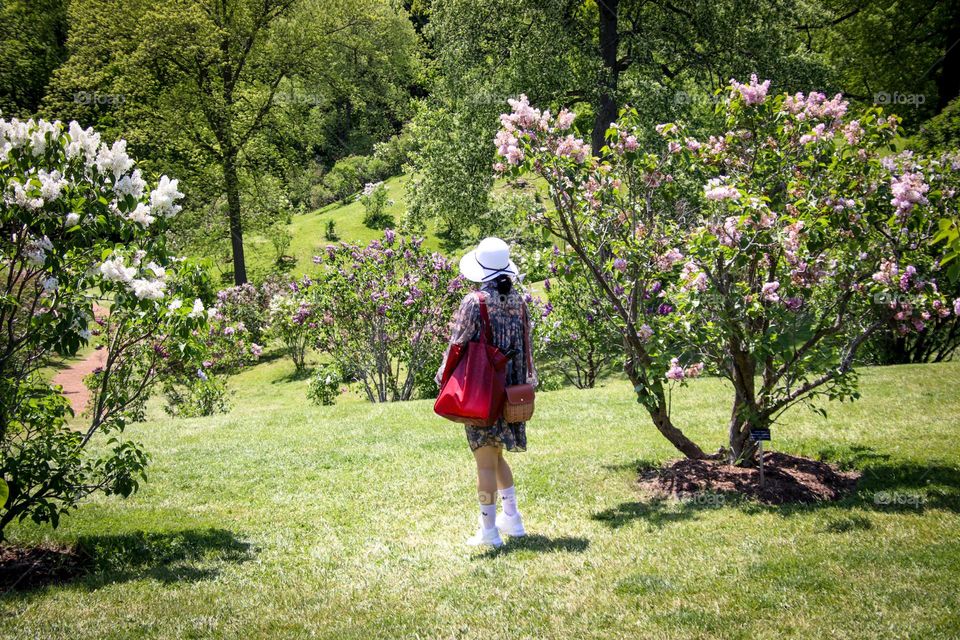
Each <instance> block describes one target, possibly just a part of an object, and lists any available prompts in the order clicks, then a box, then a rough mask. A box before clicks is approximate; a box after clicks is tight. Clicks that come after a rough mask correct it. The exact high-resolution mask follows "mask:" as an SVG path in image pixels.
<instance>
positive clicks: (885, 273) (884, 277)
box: [873, 260, 900, 284]
mask: <svg viewBox="0 0 960 640" xmlns="http://www.w3.org/2000/svg"><path fill="white" fill-rule="evenodd" d="M899 275H900V269H899V267H897V264H896V263H895V262H892V261H890V260H882V261H881V262H880V269H879V270H878V271H877V272H876V273H874V274H873V281H874V282H878V283H880V284H893V282H894V280H896V279H897V278H898V277H899Z"/></svg>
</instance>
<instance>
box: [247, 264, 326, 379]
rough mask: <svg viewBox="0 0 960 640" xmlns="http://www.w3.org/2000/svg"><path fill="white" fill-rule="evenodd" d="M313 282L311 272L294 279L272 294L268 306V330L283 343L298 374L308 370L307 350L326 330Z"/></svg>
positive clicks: (271, 335)
mask: <svg viewBox="0 0 960 640" xmlns="http://www.w3.org/2000/svg"><path fill="white" fill-rule="evenodd" d="M312 285H313V281H312V280H310V278H309V277H308V276H304V277H303V279H302V280H300V281H293V282H291V283H290V284H289V286H288V288H287V290H286V291H284V292H281V293H276V294H274V295H273V296H272V297H271V299H270V305H269V307H268V309H267V318H268V321H269V327H270V328H269V332H268V334H269V336H270V337H272V338H274V339H276V340H278V341H280V342H281V343H282V344H283V346H284V349H285V351H286V353H287V355H289V356H290V359H291V360H293V365H294V367H295V368H296V372H297V374H298V375H301V374H303V373H304V372H306V370H307V362H306V360H307V354H308V353H309V351H310V349H311V348H312V347H313V346H314V344H316V343H317V341H318V340H319V339H320V335H321V333H322V331H323V325H322V323H321V320H320V314H319V313H318V310H319V307H318V305H317V302H316V300H314V293H313V289H312V288H311V287H312ZM258 355H259V354H258Z"/></svg>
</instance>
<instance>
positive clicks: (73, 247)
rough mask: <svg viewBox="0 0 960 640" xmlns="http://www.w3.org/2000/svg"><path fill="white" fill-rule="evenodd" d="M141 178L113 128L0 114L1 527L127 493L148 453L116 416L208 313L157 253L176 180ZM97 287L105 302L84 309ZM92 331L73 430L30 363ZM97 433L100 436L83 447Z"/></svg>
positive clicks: (184, 350)
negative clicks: (100, 353)
mask: <svg viewBox="0 0 960 640" xmlns="http://www.w3.org/2000/svg"><path fill="white" fill-rule="evenodd" d="M150 186H151V185H148V184H147V181H146V180H145V179H144V178H143V176H142V174H141V172H140V170H139V169H137V168H136V166H135V163H134V161H133V160H132V159H131V158H130V157H129V156H128V155H127V154H126V144H125V142H124V141H122V140H120V141H117V142H115V143H114V144H113V145H112V146H107V145H106V144H103V143H101V141H100V136H99V135H98V134H97V133H95V132H94V131H93V130H92V129H86V130H84V129H82V128H81V127H80V126H79V125H77V123H75V122H73V123H70V125H69V128H68V129H67V130H65V129H64V126H63V125H62V124H61V123H59V122H53V123H51V122H45V121H42V120H40V121H33V120H30V121H27V122H20V121H18V120H11V121H9V122H8V121H6V120H2V119H0V193H2V204H0V230H2V233H0V271H2V272H3V273H4V274H5V276H4V278H3V280H2V281H3V284H0V287H2V291H0V300H2V304H0V323H2V325H3V326H4V327H6V329H5V331H4V336H3V338H2V339H0V398H2V401H0V478H3V480H4V484H5V485H6V486H7V487H8V491H9V496H8V499H7V500H6V503H5V505H3V506H2V507H0V537H2V532H3V529H4V527H5V526H6V525H7V524H8V523H10V522H11V521H13V520H14V519H23V518H26V517H30V518H32V519H33V520H34V521H36V522H50V523H51V524H53V525H54V526H56V525H57V524H58V522H59V519H60V516H61V515H62V514H63V513H65V512H67V511H68V510H69V509H71V508H72V507H74V506H76V504H77V503H78V502H79V501H80V500H82V499H83V498H84V497H85V496H87V495H89V494H91V493H94V492H97V491H103V492H106V493H108V494H119V495H123V496H127V495H129V494H131V493H132V492H133V491H135V490H136V489H137V487H138V485H139V481H140V479H142V478H143V473H144V467H145V465H146V461H147V455H146V453H145V452H144V451H143V450H142V449H141V448H140V446H139V445H138V444H137V443H135V442H133V441H131V440H128V439H125V438H124V437H123V435H122V432H123V430H124V427H125V425H126V424H127V423H128V422H129V421H130V420H131V419H134V418H136V417H137V414H138V412H139V407H142V404H143V401H144V400H145V399H146V397H147V396H148V395H149V393H150V391H151V389H152V387H153V383H154V382H155V381H156V380H157V379H158V377H160V376H162V369H163V368H162V367H161V366H160V363H161V361H162V359H163V355H162V354H164V353H167V352H170V351H174V350H176V351H177V352H178V353H181V354H182V355H183V357H184V358H189V357H191V355H194V354H196V353H198V349H197V345H196V344H195V342H194V341H193V338H192V332H194V331H195V330H200V329H202V328H203V327H204V325H205V323H206V316H205V315H202V314H194V313H192V312H191V309H190V308H189V307H184V304H183V297H182V296H183V295H184V292H190V291H194V290H196V289H199V288H203V281H204V279H205V278H206V276H205V275H204V274H203V272H202V270H200V269H198V268H196V267H195V266H193V265H191V264H189V263H185V262H181V261H178V260H175V259H174V258H173V257H171V256H170V255H169V254H168V253H167V251H166V247H165V242H164V238H165V230H166V225H167V222H168V219H169V218H170V217H172V216H174V215H175V214H176V213H177V212H178V211H179V209H180V207H179V205H178V204H177V200H179V199H180V198H181V197H182V194H180V192H179V191H178V190H177V181H176V180H171V179H169V178H168V177H166V176H163V177H161V178H160V180H159V182H158V183H156V184H154V185H152V186H153V188H152V189H150ZM98 298H99V299H100V300H101V301H102V302H103V304H104V305H106V304H109V313H106V314H103V313H101V314H100V317H98V318H96V319H95V318H94V306H93V305H94V302H95V301H97V299H98ZM94 333H96V334H98V338H99V339H100V341H101V342H102V343H103V345H104V346H105V347H106V350H107V354H108V355H107V358H106V363H105V365H104V366H103V367H102V369H100V370H99V371H97V372H96V373H95V374H94V376H93V377H92V378H91V379H90V380H89V384H90V386H91V388H92V390H93V397H92V399H91V402H90V407H89V422H88V423H87V424H86V426H85V427H84V428H82V429H79V430H78V429H76V428H74V427H70V426H68V425H67V423H66V421H67V417H68V415H70V408H69V404H68V403H67V401H66V399H65V398H64V397H63V395H62V393H61V390H60V389H59V388H55V387H52V386H51V385H50V384H49V383H48V382H46V381H45V380H44V379H43V378H41V376H40V375H39V374H38V370H39V369H40V368H41V367H43V366H44V365H45V364H46V363H47V362H48V359H49V357H50V356H51V355H52V354H53V353H54V352H56V353H59V354H65V355H69V354H74V353H76V351H77V350H78V349H79V348H80V346H82V345H85V344H88V343H89V342H90V340H91V338H92V337H93V335H94ZM100 434H103V435H108V436H109V438H108V439H105V440H104V441H103V443H102V446H98V447H97V452H96V453H93V452H90V448H88V445H89V444H90V443H91V442H92V441H93V440H94V438H95V437H97V436H98V435H100Z"/></svg>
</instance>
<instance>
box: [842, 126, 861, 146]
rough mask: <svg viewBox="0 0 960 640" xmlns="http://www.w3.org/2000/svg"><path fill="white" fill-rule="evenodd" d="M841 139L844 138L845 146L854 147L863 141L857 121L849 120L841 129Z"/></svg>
mask: <svg viewBox="0 0 960 640" xmlns="http://www.w3.org/2000/svg"><path fill="white" fill-rule="evenodd" d="M843 137H844V138H846V140H847V144H850V145H855V144H857V143H858V142H860V140H861V139H863V127H861V126H860V121H859V120H851V121H850V122H848V123H847V125H846V126H845V127H844V128H843Z"/></svg>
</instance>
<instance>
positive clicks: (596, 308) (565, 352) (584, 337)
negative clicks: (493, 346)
mask: <svg viewBox="0 0 960 640" xmlns="http://www.w3.org/2000/svg"><path fill="white" fill-rule="evenodd" d="M552 255H553V261H552V262H551V263H550V265H549V268H548V271H549V274H550V277H548V278H547V279H546V280H544V282H543V285H544V289H545V290H546V296H547V302H546V303H545V304H544V305H543V308H542V311H541V314H540V315H541V319H542V321H541V322H539V323H538V326H537V332H536V340H537V342H538V343H539V345H540V346H541V349H540V351H541V354H540V355H541V357H540V359H539V360H538V361H541V362H543V363H544V364H543V365H541V366H540V367H539V369H538V372H539V373H540V375H541V376H543V375H544V374H546V376H547V377H549V372H550V371H552V370H555V371H556V373H557V374H558V375H559V376H561V377H562V379H563V381H564V382H566V383H567V384H572V385H574V386H575V387H577V388H578V389H592V388H593V387H594V386H595V385H596V383H597V379H598V378H599V377H601V376H602V375H605V374H607V373H609V372H610V371H611V370H612V369H613V368H614V367H615V366H616V365H617V364H618V357H619V355H620V353H621V350H622V349H621V347H620V344H619V343H620V335H619V334H618V333H617V332H616V330H615V329H614V328H613V327H612V326H611V324H610V323H609V322H605V321H604V315H605V314H608V313H609V310H608V309H606V308H605V305H604V303H603V301H602V300H601V299H600V298H599V297H597V296H596V295H595V294H594V293H593V291H592V289H591V286H590V282H589V280H588V279H587V278H586V274H584V273H583V268H582V266H581V265H580V264H579V263H577V262H576V260H575V258H570V257H569V256H564V255H562V254H561V253H560V251H559V250H558V249H556V247H554V251H553V254H552Z"/></svg>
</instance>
